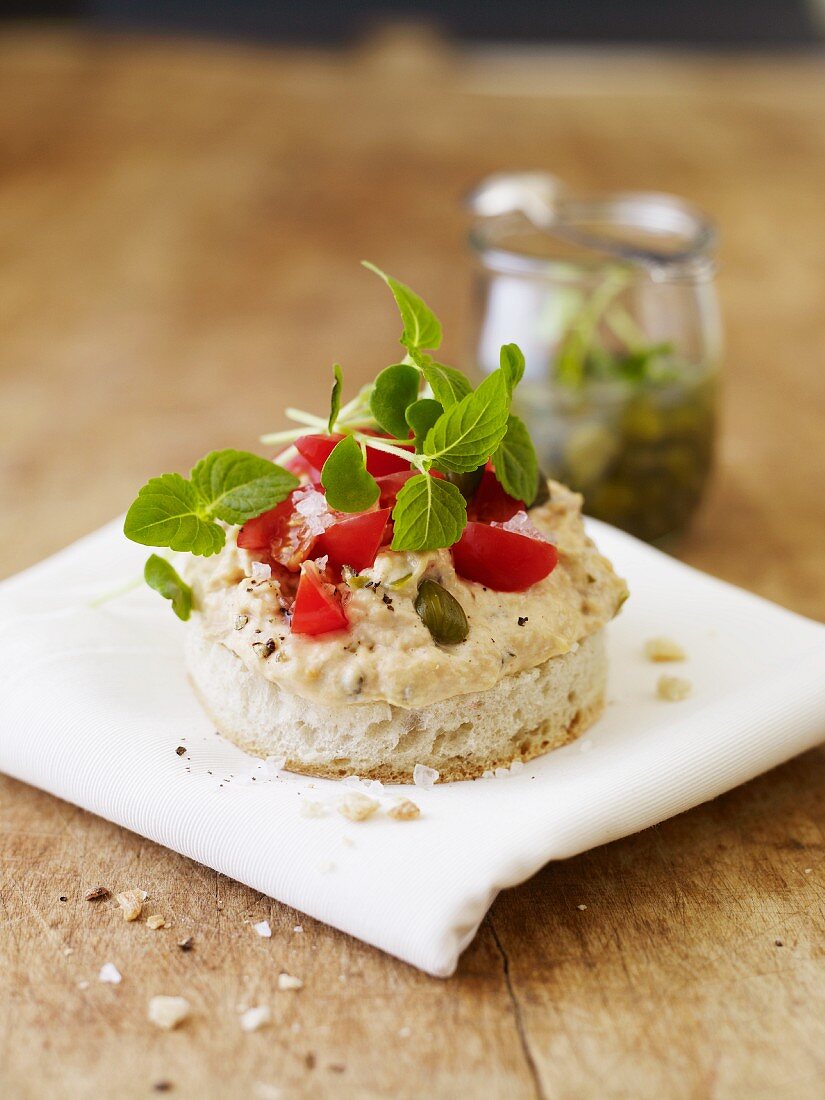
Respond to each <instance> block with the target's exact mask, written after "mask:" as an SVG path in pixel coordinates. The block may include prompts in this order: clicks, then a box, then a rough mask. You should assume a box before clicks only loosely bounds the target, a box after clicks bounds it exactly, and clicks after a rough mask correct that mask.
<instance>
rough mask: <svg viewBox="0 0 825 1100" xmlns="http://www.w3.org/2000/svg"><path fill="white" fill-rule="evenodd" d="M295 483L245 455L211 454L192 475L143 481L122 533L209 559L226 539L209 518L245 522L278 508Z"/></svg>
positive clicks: (268, 464) (276, 469) (289, 476)
mask: <svg viewBox="0 0 825 1100" xmlns="http://www.w3.org/2000/svg"><path fill="white" fill-rule="evenodd" d="M298 484H299V483H298V479H297V478H296V477H295V476H294V475H293V474H290V473H289V472H288V471H287V470H283V469H281V467H280V466H276V465H275V463H274V462H268V461H267V460H266V459H265V458H260V457H259V456H258V455H253V454H249V453H248V452H247V451H231V450H230V451H213V452H212V453H211V454H208V455H207V456H206V458H203V459H201V461H200V462H199V463H198V464H197V466H196V467H195V468H194V470H193V471H192V480H191V481H187V480H186V478H185V477H181V475H180V474H162V475H161V476H160V477H153V478H152V479H151V480H150V481H148V482H147V483H146V484H145V485H144V486H143V488H142V489H141V490H140V492H139V493H138V495H137V498H136V499H135V501H134V502H133V504H132V506H131V508H130V509H129V511H128V512H127V513H126V520H125V522H124V524H123V533H124V534H125V535H126V537H127V538H129V539H131V540H132V542H139V543H141V544H142V545H143V546H168V547H169V548H170V549H171V550H188V551H189V552H190V553H192V554H199V555H200V556H202V557H209V556H210V555H211V554H217V552H218V551H219V550H220V549H221V547H222V546H223V544H224V542H225V541H226V537H225V535H224V531H223V528H222V527H221V526H220V524H218V523H215V519H216V518H217V519H222V520H224V521H225V522H226V523H245V522H246V521H247V520H248V519H253V518H254V517H255V516H259V515H260V514H261V513H262V512H266V511H268V509H270V508H274V507H275V505H276V504H280V502H281V501H282V500H284V499H285V498H286V497H287V496H288V495H289V493H291V492H292V490H293V489H296V488H297V487H298Z"/></svg>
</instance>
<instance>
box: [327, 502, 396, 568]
mask: <svg viewBox="0 0 825 1100" xmlns="http://www.w3.org/2000/svg"><path fill="white" fill-rule="evenodd" d="M389 518H390V510H389V508H379V509H378V510H377V511H375V512H362V513H360V514H359V515H356V516H349V517H348V516H344V517H343V518H342V519H340V520H338V522H337V523H333V525H332V526H331V527H328V528H327V529H326V531H324V533H323V535H321V537H320V538H319V539H318V542H317V544H316V546H315V549H314V551H313V554H314V556H315V557H323V555H324V554H326V555H327V556H328V557H329V564H330V566H331V568H332V569H333V570H334V571H335V572H336V573H340V571H341V569H342V568H343V566H345V565H349V566H351V567H352V568H353V569H354V570H355V571H356V573H360V572H361V570H362V569H369V567H370V566H371V565H372V563H373V562H374V561H375V555H376V554H377V553H378V548H379V547H380V545H381V542H382V539H383V537H384V528H385V527H386V526H387V520H388V519H389Z"/></svg>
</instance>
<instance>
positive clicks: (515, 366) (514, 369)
mask: <svg viewBox="0 0 825 1100" xmlns="http://www.w3.org/2000/svg"><path fill="white" fill-rule="evenodd" d="M499 362H500V363H501V369H502V371H503V372H504V375H505V377H506V379H507V384H508V386H509V387H510V393H512V392H513V390H514V389H515V388H516V386H517V385H518V384H519V382H520V381H521V380H522V378H523V377H524V356H523V355H522V352H521V348H520V347H519V346H518V344H502V347H501V353H500V355H499Z"/></svg>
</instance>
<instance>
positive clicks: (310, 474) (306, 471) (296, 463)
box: [275, 453, 318, 484]
mask: <svg viewBox="0 0 825 1100" xmlns="http://www.w3.org/2000/svg"><path fill="white" fill-rule="evenodd" d="M275 461H276V462H277V461H278V459H277V458H276V459H275ZM280 465H281V466H283V467H284V469H285V470H289V472H290V473H291V474H295V476H296V477H306V478H308V479H309V480H310V481H311V482H313V484H314V483H315V482H316V481H317V480H318V471H317V470H316V469H315V467H314V466H312V465H311V464H310V463H309V462H307V460H306V459H305V458H304V456H303V455H302V454H300V453H299V454H297V455H293V456H292V458H288V459H286V460H285V461H284V462H281V463H280Z"/></svg>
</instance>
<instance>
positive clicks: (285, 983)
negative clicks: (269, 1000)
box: [278, 971, 304, 990]
mask: <svg viewBox="0 0 825 1100" xmlns="http://www.w3.org/2000/svg"><path fill="white" fill-rule="evenodd" d="M303 988H304V983H303V982H302V981H301V979H300V978H295V977H293V976H292V974H287V973H285V972H283V971H282V972H281V973H280V974H279V975H278V989H284V990H286V989H303Z"/></svg>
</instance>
